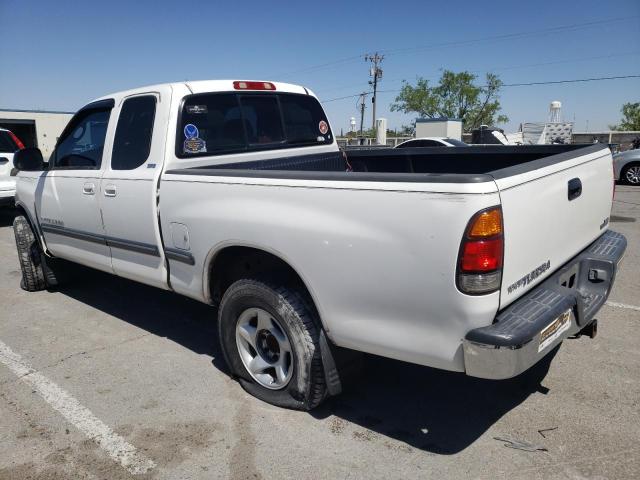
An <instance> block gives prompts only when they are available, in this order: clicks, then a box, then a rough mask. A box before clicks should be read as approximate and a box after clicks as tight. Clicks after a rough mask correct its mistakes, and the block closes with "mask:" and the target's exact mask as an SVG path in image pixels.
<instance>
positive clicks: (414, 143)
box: [394, 137, 469, 148]
mask: <svg viewBox="0 0 640 480" xmlns="http://www.w3.org/2000/svg"><path fill="white" fill-rule="evenodd" d="M468 146H469V145H467V144H466V143H464V142H461V141H460V140H456V139H455V138H446V137H421V138H412V139H411V140H407V141H406V142H402V143H399V144H398V145H396V146H395V147H394V148H419V147H468Z"/></svg>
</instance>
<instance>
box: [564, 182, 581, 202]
mask: <svg viewBox="0 0 640 480" xmlns="http://www.w3.org/2000/svg"><path fill="white" fill-rule="evenodd" d="M567 186H568V192H567V198H568V199H569V201H571V200H573V199H574V198H578V197H579V196H580V195H582V182H581V181H580V179H579V178H572V179H571V180H569V183H568V185H567Z"/></svg>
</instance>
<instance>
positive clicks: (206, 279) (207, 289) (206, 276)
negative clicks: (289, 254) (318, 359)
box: [202, 241, 332, 340]
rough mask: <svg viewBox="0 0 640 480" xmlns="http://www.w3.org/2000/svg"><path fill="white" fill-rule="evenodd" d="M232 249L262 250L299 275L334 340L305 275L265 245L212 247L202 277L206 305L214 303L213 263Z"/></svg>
mask: <svg viewBox="0 0 640 480" xmlns="http://www.w3.org/2000/svg"><path fill="white" fill-rule="evenodd" d="M231 247H245V248H253V249H255V250H260V251H262V252H265V253H267V254H269V255H273V256H274V257H276V258H278V259H279V260H280V261H282V262H283V263H285V264H286V265H288V266H289V268H291V270H293V271H294V272H295V274H296V275H298V277H299V278H300V280H301V281H302V284H303V285H304V287H305V288H306V289H307V292H309V296H310V297H311V300H312V301H313V305H314V306H315V308H316V311H317V312H318V320H319V321H320V324H321V325H322V329H323V330H324V331H325V332H326V335H327V337H328V338H329V340H332V339H331V331H330V329H329V328H328V327H327V324H326V322H325V321H324V320H323V313H322V310H321V306H320V302H319V301H318V297H317V295H316V293H315V292H314V290H313V289H312V288H311V287H310V284H309V281H308V280H307V278H305V276H304V275H301V274H300V270H299V269H298V268H296V266H295V265H294V263H293V262H291V261H289V260H288V259H287V258H286V256H285V255H283V254H282V252H279V251H278V250H275V249H272V248H270V247H267V246H265V245H260V244H257V243H250V242H241V241H226V242H221V243H218V244H217V245H214V246H213V247H211V249H210V250H209V252H208V253H207V256H206V257H205V260H204V268H203V272H202V275H203V278H202V290H203V295H204V299H205V302H206V303H208V304H212V302H213V300H212V298H211V282H210V280H211V277H212V275H211V267H212V265H213V263H214V262H215V260H216V258H217V257H218V255H219V254H220V252H222V251H223V250H225V249H226V248H231Z"/></svg>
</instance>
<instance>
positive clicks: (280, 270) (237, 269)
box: [208, 247, 318, 318]
mask: <svg viewBox="0 0 640 480" xmlns="http://www.w3.org/2000/svg"><path fill="white" fill-rule="evenodd" d="M208 275H209V288H210V294H211V299H212V300H213V302H214V303H216V304H219V303H220V301H221V300H222V296H223V295H224V292H225V291H226V290H227V288H229V287H230V286H231V284H232V283H233V282H235V281H237V280H240V279H242V278H258V279H269V280H271V281H276V282H278V283H279V284H281V285H286V286H288V287H291V288H293V289H295V290H296V291H297V292H298V293H299V294H300V295H302V296H303V298H304V300H305V302H306V303H307V304H308V306H309V307H310V308H311V309H312V310H313V312H314V314H315V315H316V318H318V312H317V310H316V308H315V304H314V302H313V298H312V297H311V294H310V293H309V290H308V289H307V287H306V285H305V283H304V281H303V280H302V278H301V277H300V275H298V273H297V272H296V271H295V270H294V269H293V268H292V267H291V265H289V264H288V263H287V262H285V261H284V260H282V259H281V258H280V257H278V256H276V255H274V254H272V253H269V252H266V251H264V250H260V249H258V248H252V247H226V248H224V249H223V250H221V251H220V252H218V253H217V254H216V256H215V258H214V259H213V261H212V262H211V265H210V266H209V272H208Z"/></svg>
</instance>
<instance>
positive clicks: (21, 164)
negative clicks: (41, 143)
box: [13, 148, 44, 172]
mask: <svg viewBox="0 0 640 480" xmlns="http://www.w3.org/2000/svg"><path fill="white" fill-rule="evenodd" d="M13 166H14V167H15V168H17V169H18V170H24V171H25V172H41V171H43V170H44V159H43V158H42V152H41V151H40V149H39V148H23V149H22V150H18V151H17V152H16V153H14V154H13Z"/></svg>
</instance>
